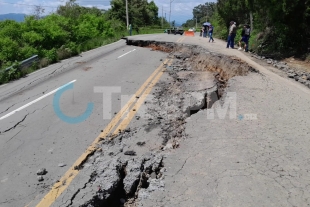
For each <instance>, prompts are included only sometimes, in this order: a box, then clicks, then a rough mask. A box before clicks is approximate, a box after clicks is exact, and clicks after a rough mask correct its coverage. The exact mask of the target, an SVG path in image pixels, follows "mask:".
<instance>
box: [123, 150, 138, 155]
mask: <svg viewBox="0 0 310 207" xmlns="http://www.w3.org/2000/svg"><path fill="white" fill-rule="evenodd" d="M124 154H125V155H130V156H135V155H136V152H135V151H132V150H129V151H126V152H124Z"/></svg>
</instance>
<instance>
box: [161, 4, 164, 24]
mask: <svg viewBox="0 0 310 207" xmlns="http://www.w3.org/2000/svg"><path fill="white" fill-rule="evenodd" d="M163 27H164V6H162V7H161V28H163Z"/></svg>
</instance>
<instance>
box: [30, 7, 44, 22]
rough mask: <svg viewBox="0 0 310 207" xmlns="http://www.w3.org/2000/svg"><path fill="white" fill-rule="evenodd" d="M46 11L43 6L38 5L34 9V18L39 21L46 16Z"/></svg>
mask: <svg viewBox="0 0 310 207" xmlns="http://www.w3.org/2000/svg"><path fill="white" fill-rule="evenodd" d="M44 11H45V9H44V8H43V7H42V6H39V5H36V6H34V8H33V16H34V17H35V18H36V19H37V20H38V19H40V18H41V16H42V14H44Z"/></svg>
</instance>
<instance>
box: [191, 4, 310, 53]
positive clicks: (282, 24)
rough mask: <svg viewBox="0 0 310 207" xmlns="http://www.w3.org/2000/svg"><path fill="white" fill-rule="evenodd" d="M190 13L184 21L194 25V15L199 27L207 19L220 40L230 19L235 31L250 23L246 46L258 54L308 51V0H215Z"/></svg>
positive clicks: (309, 8)
mask: <svg viewBox="0 0 310 207" xmlns="http://www.w3.org/2000/svg"><path fill="white" fill-rule="evenodd" d="M193 16H194V18H193V19H191V20H188V22H187V23H189V24H191V26H192V25H194V24H193V21H195V17H197V20H198V22H199V26H201V25H202V23H203V22H205V21H209V22H211V23H212V24H213V25H214V27H215V28H214V35H215V36H216V37H218V38H222V39H226V38H227V34H228V26H229V22H230V21H235V22H237V26H238V28H239V30H241V28H242V26H243V25H244V24H250V25H251V27H252V34H251V38H250V49H251V50H253V51H255V52H257V53H259V54H268V55H273V56H275V57H284V56H291V55H295V56H301V57H305V58H306V57H307V52H309V51H308V50H309V44H310V28H309V26H308V25H309V22H310V1H309V0H271V1H270V0H217V2H216V3H205V4H201V5H198V6H197V7H195V8H194V9H193ZM251 17H252V18H251ZM239 37H240V36H237V38H236V41H238V40H239Z"/></svg>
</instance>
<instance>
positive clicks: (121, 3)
mask: <svg viewBox="0 0 310 207" xmlns="http://www.w3.org/2000/svg"><path fill="white" fill-rule="evenodd" d="M128 2H129V19H130V23H131V24H132V25H133V28H138V27H158V28H160V25H161V19H160V18H158V7H157V6H156V4H155V3H154V2H153V1H150V2H148V1H147V0H128ZM42 12H44V10H43V9H42V8H40V7H35V8H34V12H33V15H29V16H27V17H26V18H25V20H24V21H23V22H16V21H13V20H5V21H0V68H1V69H2V70H1V71H0V83H3V82H7V81H9V80H11V79H15V78H18V77H19V76H21V75H23V74H20V71H18V70H12V71H13V72H12V71H10V72H4V70H3V69H4V68H6V67H9V66H11V65H12V64H14V62H17V61H21V60H24V59H27V58H29V57H31V56H33V55H35V54H36V55H39V57H40V59H41V60H40V63H39V64H38V65H36V66H35V69H37V68H39V67H45V66H47V65H48V64H51V63H54V62H57V61H59V60H61V59H65V58H68V57H70V56H73V55H77V54H79V53H80V52H83V51H86V50H90V49H93V48H95V47H99V46H101V45H103V44H107V43H110V42H113V41H115V40H117V39H119V38H120V37H122V36H126V35H128V31H127V28H126V10H125V0H112V1H111V9H109V10H107V11H105V10H100V9H98V8H95V7H93V8H87V7H83V6H80V5H79V4H78V3H76V1H75V0H69V1H68V2H66V4H65V5H64V6H59V7H58V9H57V10H56V12H55V13H53V14H50V15H47V16H45V17H41V14H42ZM137 30H138V29H137ZM15 72H16V73H15Z"/></svg>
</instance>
